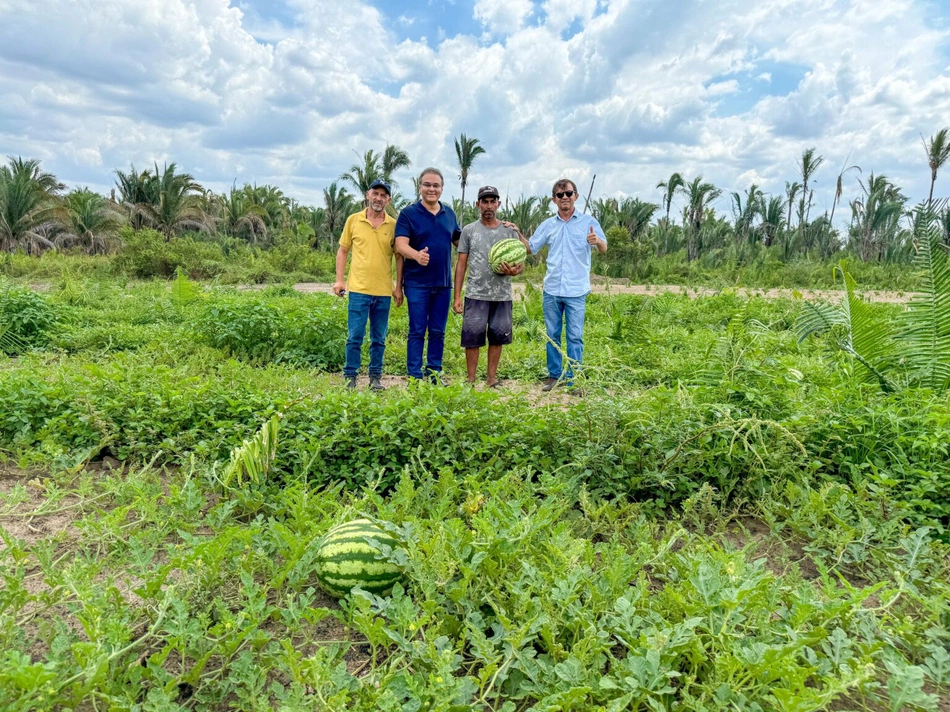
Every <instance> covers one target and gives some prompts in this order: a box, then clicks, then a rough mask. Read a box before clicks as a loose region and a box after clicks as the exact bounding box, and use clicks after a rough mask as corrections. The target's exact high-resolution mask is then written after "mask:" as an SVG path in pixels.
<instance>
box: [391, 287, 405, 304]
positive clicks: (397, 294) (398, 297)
mask: <svg viewBox="0 0 950 712" xmlns="http://www.w3.org/2000/svg"><path fill="white" fill-rule="evenodd" d="M402 298H403V294H402V287H396V288H395V289H394V290H393V301H394V302H395V303H396V306H397V307H401V306H402Z"/></svg>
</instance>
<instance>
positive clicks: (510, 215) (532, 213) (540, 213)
mask: <svg viewBox="0 0 950 712" xmlns="http://www.w3.org/2000/svg"><path fill="white" fill-rule="evenodd" d="M550 204H551V201H550V198H549V197H548V196H546V195H542V196H537V195H529V196H527V197H525V196H523V195H522V196H521V197H520V198H518V200H517V201H515V203H514V204H513V205H507V204H506V205H505V209H504V210H503V211H501V213H500V214H499V217H500V218H503V219H505V220H510V221H511V222H513V223H514V224H515V225H517V226H518V229H519V230H521V234H522V235H524V236H525V237H531V236H532V235H533V234H534V231H535V230H537V229H538V225H540V224H541V223H542V222H544V221H545V220H546V219H547V218H548V216H549V215H550V211H549V210H548V206H549V205H550Z"/></svg>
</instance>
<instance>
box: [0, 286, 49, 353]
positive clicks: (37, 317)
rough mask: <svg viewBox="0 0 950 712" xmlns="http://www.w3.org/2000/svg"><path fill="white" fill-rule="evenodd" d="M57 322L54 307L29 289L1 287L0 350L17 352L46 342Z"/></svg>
mask: <svg viewBox="0 0 950 712" xmlns="http://www.w3.org/2000/svg"><path fill="white" fill-rule="evenodd" d="M59 319H60V314H59V313H58V310H57V309H56V308H55V306H54V305H52V304H50V302H49V300H48V299H47V298H46V297H44V296H43V295H41V294H37V293H36V292H34V291H32V290H30V289H23V288H22V287H14V286H11V285H0V351H2V352H3V353H8V354H9V353H19V352H21V351H23V349H24V348H26V347H30V346H42V345H43V344H46V343H47V342H48V341H49V338H50V336H51V332H52V330H53V327H55V326H56V325H57V323H58V321H59Z"/></svg>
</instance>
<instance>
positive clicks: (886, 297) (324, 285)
mask: <svg viewBox="0 0 950 712" xmlns="http://www.w3.org/2000/svg"><path fill="white" fill-rule="evenodd" d="M266 286H267V285H265V284H254V285H248V286H246V287H242V289H253V290H258V289H264V288H265V287H266ZM332 287H333V285H332V284H330V283H329V282H299V283H297V284H295V285H294V289H295V290H297V291H298V292H303V293H305V294H311V293H320V294H332ZM535 287H537V288H539V289H540V285H535ZM514 288H515V298H519V297H521V296H522V295H523V294H524V291H525V285H524V284H523V283H519V282H515V284H514ZM591 290H592V292H593V293H594V294H608V293H609V294H636V295H641V296H657V295H660V294H669V293H673V294H685V295H686V296H688V297H689V298H690V299H696V298H697V297H710V296H715V295H717V294H722V293H723V292H724V291H726V290H723V289H712V288H710V287H684V286H681V285H676V284H630V281H629V280H626V279H616V280H608V279H605V278H603V277H600V278H598V277H597V276H596V275H592V276H591ZM729 291H734V292H735V293H736V294H738V295H739V296H742V297H747V298H748V297H764V298H765V299H793V298H799V299H804V300H807V301H829V302H840V301H841V300H842V299H843V298H844V294H845V293H844V292H843V291H841V290H835V289H761V288H756V287H735V288H730V290H729ZM861 294H862V295H863V296H864V297H865V298H866V299H868V300H869V301H872V302H887V303H890V304H906V303H907V302H909V301H910V299H911V297H913V296H914V294H913V293H912V292H888V291H866V292H861Z"/></svg>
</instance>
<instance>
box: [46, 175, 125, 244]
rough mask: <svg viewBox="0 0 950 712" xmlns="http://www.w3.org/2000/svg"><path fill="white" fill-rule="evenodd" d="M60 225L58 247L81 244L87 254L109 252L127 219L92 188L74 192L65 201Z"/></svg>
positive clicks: (57, 238)
mask: <svg viewBox="0 0 950 712" xmlns="http://www.w3.org/2000/svg"><path fill="white" fill-rule="evenodd" d="M58 222H59V223H60V227H61V230H62V232H60V233H59V234H58V235H57V236H56V244H57V245H72V244H79V245H81V246H82V247H83V248H84V249H85V250H86V251H88V252H91V253H93V254H95V253H102V252H108V251H109V249H110V248H111V247H112V246H113V245H114V243H115V236H116V235H117V234H118V232H119V229H120V228H121V227H122V225H124V224H125V222H126V218H125V215H123V214H122V213H121V212H119V208H118V206H117V205H115V203H113V202H112V201H111V200H108V199H106V198H104V197H103V196H101V195H99V194H98V193H94V192H92V191H91V190H89V189H88V188H78V189H76V190H73V191H71V192H70V193H69V194H68V195H67V196H66V197H65V198H64V199H63V205H62V211H61V214H60V217H59V220H58Z"/></svg>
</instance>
